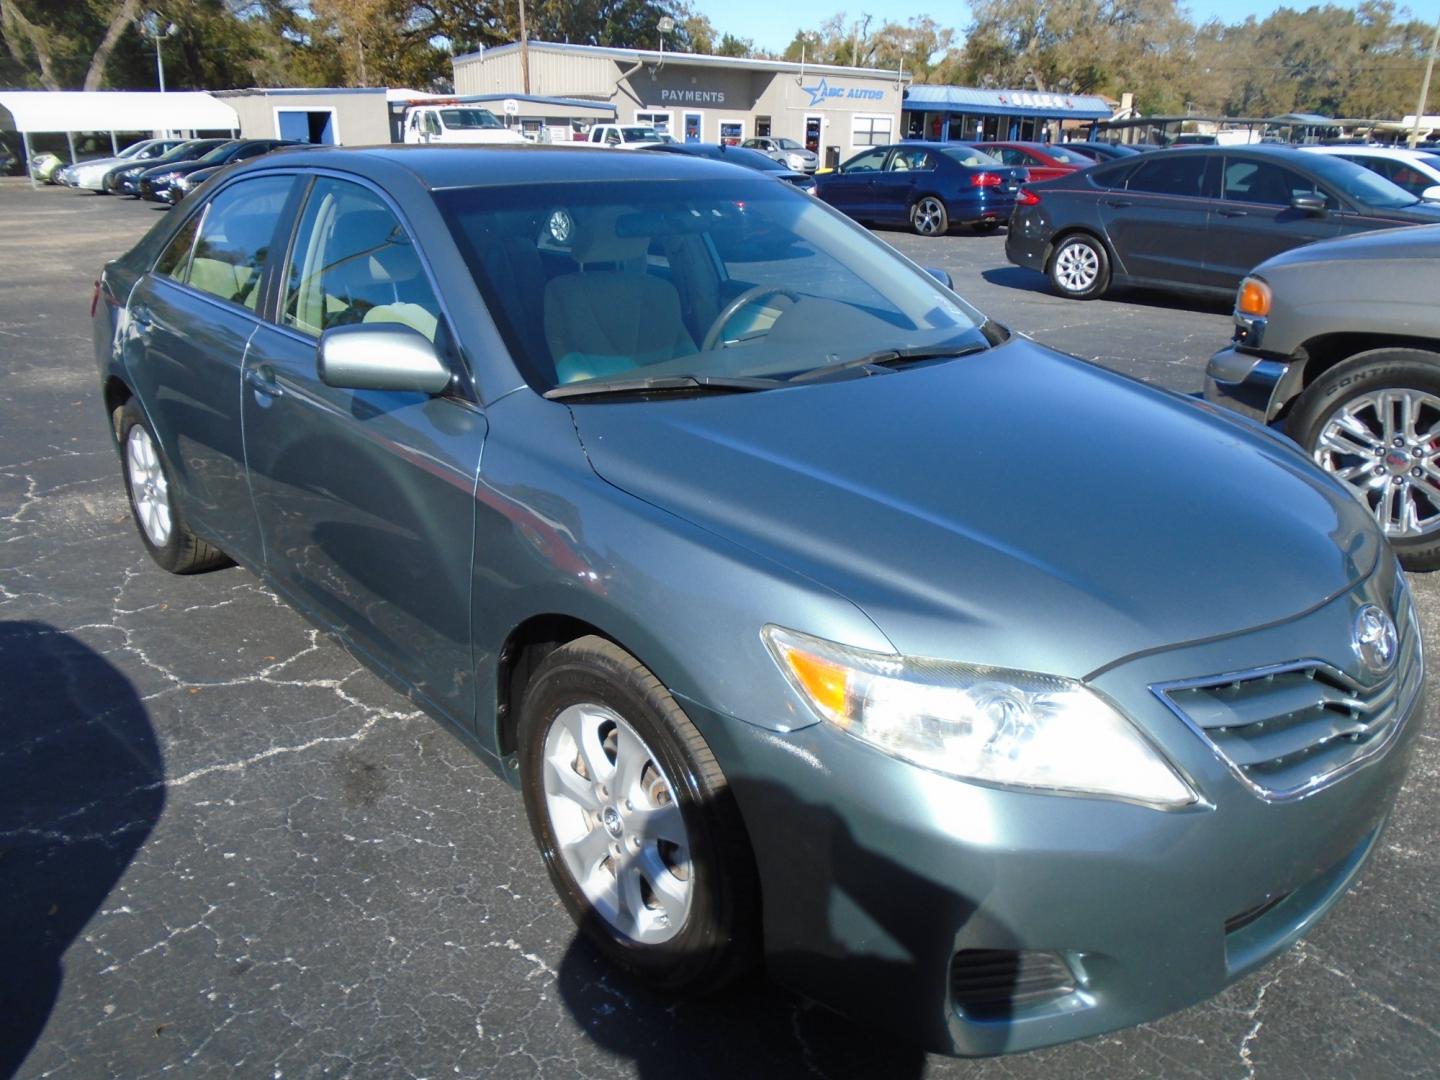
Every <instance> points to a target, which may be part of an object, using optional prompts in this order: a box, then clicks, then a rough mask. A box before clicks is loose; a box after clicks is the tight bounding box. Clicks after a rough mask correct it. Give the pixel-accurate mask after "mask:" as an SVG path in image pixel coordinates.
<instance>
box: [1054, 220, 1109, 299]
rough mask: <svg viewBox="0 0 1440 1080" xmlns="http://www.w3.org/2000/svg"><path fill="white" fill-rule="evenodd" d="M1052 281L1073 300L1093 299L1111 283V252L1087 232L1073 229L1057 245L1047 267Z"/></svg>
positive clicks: (1063, 294) (1102, 294)
mask: <svg viewBox="0 0 1440 1080" xmlns="http://www.w3.org/2000/svg"><path fill="white" fill-rule="evenodd" d="M1046 271H1047V273H1048V274H1049V276H1050V284H1051V285H1052V286H1053V287H1054V289H1055V291H1056V292H1057V293H1059V294H1060V295H1061V296H1067V297H1069V298H1070V299H1071V300H1094V299H1095V298H1096V297H1099V296H1104V295H1105V290H1106V289H1108V288H1109V287H1110V256H1109V254H1108V253H1107V252H1106V250H1105V245H1104V244H1103V243H1101V242H1100V241H1099V240H1098V239H1096V238H1095V237H1093V236H1091V235H1090V234H1088V233H1073V234H1072V235H1070V236H1067V237H1065V239H1063V240H1061V241H1060V243H1059V244H1058V245H1056V247H1055V252H1054V254H1053V255H1051V256H1050V265H1049V266H1048V267H1047V268H1046Z"/></svg>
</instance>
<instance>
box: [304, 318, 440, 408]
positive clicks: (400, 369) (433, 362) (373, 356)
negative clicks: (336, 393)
mask: <svg viewBox="0 0 1440 1080" xmlns="http://www.w3.org/2000/svg"><path fill="white" fill-rule="evenodd" d="M315 372H316V374H317V375H319V376H320V381H321V382H323V383H324V384H325V385H326V386H333V387H335V388H337V389H340V390H408V391H412V392H415V393H421V394H438V393H441V392H442V391H444V390H445V388H446V387H448V386H449V385H450V369H449V368H447V367H446V366H445V363H444V361H443V360H441V359H440V354H439V353H438V352H436V351H435V346H434V344H433V343H432V342H431V341H430V339H429V338H427V337H426V336H425V335H424V334H422V333H420V331H418V330H412V329H411V328H410V327H408V326H403V325H399V324H396V323H361V324H359V325H355V326H334V327H331V328H330V329H329V330H326V331H325V332H324V333H323V334H321V335H320V345H319V347H318V348H317V349H316V351H315Z"/></svg>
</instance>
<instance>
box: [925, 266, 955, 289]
mask: <svg viewBox="0 0 1440 1080" xmlns="http://www.w3.org/2000/svg"><path fill="white" fill-rule="evenodd" d="M925 273H927V274H929V275H930V276H931V277H933V278H934V279H935V280H936V281H938V282H939V283H940V284H941V285H944V286H945V288H947V289H953V288H955V280H954V279H953V278H952V277H951V276H950V271H948V270H944V269H942V268H940V267H938V266H927V267H925Z"/></svg>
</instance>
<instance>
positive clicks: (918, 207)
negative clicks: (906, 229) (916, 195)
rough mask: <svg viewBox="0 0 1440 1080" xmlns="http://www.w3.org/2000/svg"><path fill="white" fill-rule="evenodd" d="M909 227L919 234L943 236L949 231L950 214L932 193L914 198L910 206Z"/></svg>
mask: <svg viewBox="0 0 1440 1080" xmlns="http://www.w3.org/2000/svg"><path fill="white" fill-rule="evenodd" d="M910 227H911V228H912V229H914V230H915V231H916V232H917V233H919V234H920V235H921V236H944V235H945V234H946V233H947V232H949V231H950V216H949V215H948V214H947V213H946V212H945V204H944V203H943V202H941V201H940V200H939V199H937V198H936V197H935V196H934V195H926V196H924V197H923V198H920V199H916V200H915V205H914V206H912V207H911V208H910Z"/></svg>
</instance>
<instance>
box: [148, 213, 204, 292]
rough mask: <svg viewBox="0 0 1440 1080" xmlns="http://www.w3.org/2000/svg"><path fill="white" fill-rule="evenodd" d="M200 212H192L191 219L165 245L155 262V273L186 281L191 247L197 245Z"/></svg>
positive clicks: (173, 279)
mask: <svg viewBox="0 0 1440 1080" xmlns="http://www.w3.org/2000/svg"><path fill="white" fill-rule="evenodd" d="M200 217H201V215H200V214H191V215H190V220H189V221H187V222H185V224H184V225H183V226H181V228H180V231H179V232H178V233H176V234H175V235H174V237H172V238H171V240H170V243H168V244H166V245H165V250H164V251H163V252H161V254H160V259H159V261H158V262H156V264H155V273H157V274H159V275H160V276H162V277H168V278H169V279H170V280H172V281H179V282H184V280H185V276H186V275H187V274H188V273H189V272H190V249H191V248H193V247H194V246H195V234H196V233H197V232H198V231H199V230H200Z"/></svg>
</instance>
